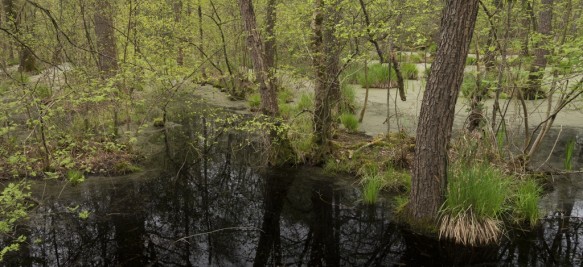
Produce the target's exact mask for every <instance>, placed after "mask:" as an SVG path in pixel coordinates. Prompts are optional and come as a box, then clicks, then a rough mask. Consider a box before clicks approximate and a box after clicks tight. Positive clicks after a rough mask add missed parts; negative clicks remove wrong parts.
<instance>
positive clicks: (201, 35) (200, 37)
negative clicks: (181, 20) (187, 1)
mask: <svg viewBox="0 0 583 267" xmlns="http://www.w3.org/2000/svg"><path fill="white" fill-rule="evenodd" d="M196 15H197V17H198V40H199V42H200V44H199V46H200V49H199V52H200V54H199V55H200V60H201V61H204V60H205V58H206V56H205V53H204V31H203V28H202V0H198V4H197V7H196ZM205 65H206V64H204V63H202V64H201V67H200V72H201V73H202V79H203V82H206V80H207V75H206V67H205Z"/></svg>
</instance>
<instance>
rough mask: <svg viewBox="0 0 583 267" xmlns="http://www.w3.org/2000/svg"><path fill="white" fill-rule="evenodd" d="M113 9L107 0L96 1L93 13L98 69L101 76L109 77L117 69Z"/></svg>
mask: <svg viewBox="0 0 583 267" xmlns="http://www.w3.org/2000/svg"><path fill="white" fill-rule="evenodd" d="M112 12H113V10H112V7H111V3H110V2H109V0H99V1H97V2H96V10H95V14H94V17H93V19H94V23H95V37H96V39H97V40H96V42H97V53H98V64H99V66H98V67H99V71H100V72H101V75H102V77H103V78H111V77H113V76H114V75H115V73H116V72H117V70H118V64H117V48H116V42H115V35H114V31H113V14H112Z"/></svg>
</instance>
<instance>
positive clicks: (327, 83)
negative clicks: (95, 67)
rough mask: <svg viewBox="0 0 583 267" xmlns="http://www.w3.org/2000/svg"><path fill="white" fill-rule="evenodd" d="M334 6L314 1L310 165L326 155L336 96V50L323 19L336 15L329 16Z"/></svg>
mask: <svg viewBox="0 0 583 267" xmlns="http://www.w3.org/2000/svg"><path fill="white" fill-rule="evenodd" d="M335 5H336V2H334V3H333V4H332V6H328V5H325V4H324V1H323V0H316V1H315V9H314V14H313V19H312V32H313V35H312V55H313V56H312V58H313V66H314V71H315V74H316V75H315V76H316V80H315V81H314V86H315V95H316V99H315V108H314V143H315V145H316V147H317V148H316V152H315V154H314V156H313V158H312V160H313V162H314V163H321V162H322V161H323V160H324V159H325V157H326V155H328V154H329V153H330V139H331V127H332V107H333V105H334V104H335V102H337V99H338V97H339V96H340V82H339V80H338V72H339V67H338V58H339V54H338V53H339V50H338V46H337V45H336V38H335V37H334V27H333V25H329V24H330V23H329V21H328V20H327V19H326V18H328V19H330V18H332V17H331V16H336V14H332V13H330V12H333V10H334V6H335ZM332 19H333V20H334V18H332Z"/></svg>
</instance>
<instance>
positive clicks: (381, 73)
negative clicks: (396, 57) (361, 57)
mask: <svg viewBox="0 0 583 267" xmlns="http://www.w3.org/2000/svg"><path fill="white" fill-rule="evenodd" d="M389 74H390V80H391V83H395V82H396V81H397V74H396V73H395V71H394V70H393V69H392V68H391V69H390V71H389V66H388V65H387V64H379V63H376V64H371V65H369V67H368V75H367V77H366V78H365V75H364V69H363V70H361V71H359V72H358V74H357V79H358V83H359V84H360V85H361V86H362V87H367V86H368V87H373V88H387V87H389Z"/></svg>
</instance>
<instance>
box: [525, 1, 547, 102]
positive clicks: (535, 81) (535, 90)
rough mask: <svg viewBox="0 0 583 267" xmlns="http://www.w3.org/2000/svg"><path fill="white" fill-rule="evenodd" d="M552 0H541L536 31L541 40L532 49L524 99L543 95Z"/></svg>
mask: <svg viewBox="0 0 583 267" xmlns="http://www.w3.org/2000/svg"><path fill="white" fill-rule="evenodd" d="M553 1H554V0H542V1H541V4H542V6H541V7H540V10H541V11H540V12H539V22H538V28H537V31H538V33H539V34H540V35H541V41H540V42H538V43H537V44H536V46H537V47H536V49H535V50H534V62H533V63H532V66H531V67H530V74H529V75H528V86H527V88H526V91H525V92H524V98H525V99H530V100H532V99H537V98H539V97H541V96H544V92H543V91H542V89H541V84H542V79H543V76H544V71H545V68H546V66H547V55H549V49H548V45H549V41H550V38H551V30H552V22H553Z"/></svg>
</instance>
